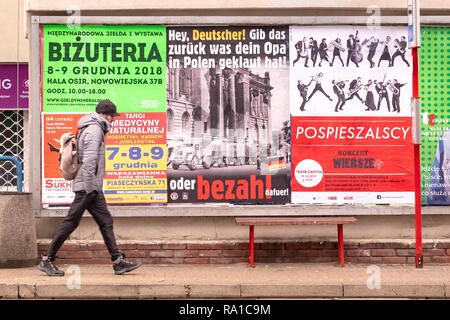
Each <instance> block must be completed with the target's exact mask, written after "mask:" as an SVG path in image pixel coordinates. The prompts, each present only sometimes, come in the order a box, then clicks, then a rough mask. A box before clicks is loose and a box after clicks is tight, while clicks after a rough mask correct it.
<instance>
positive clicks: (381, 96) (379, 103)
mask: <svg viewBox="0 0 450 320" xmlns="http://www.w3.org/2000/svg"><path fill="white" fill-rule="evenodd" d="M383 99H386V103H387V107H388V111H389V112H391V104H390V103H389V96H388V94H387V93H384V94H381V95H379V98H378V106H377V110H380V106H381V100H383Z"/></svg>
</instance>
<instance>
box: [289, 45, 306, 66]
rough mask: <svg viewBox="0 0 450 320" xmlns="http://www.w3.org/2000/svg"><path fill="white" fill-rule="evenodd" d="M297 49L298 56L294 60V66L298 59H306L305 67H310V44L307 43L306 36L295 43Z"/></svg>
mask: <svg viewBox="0 0 450 320" xmlns="http://www.w3.org/2000/svg"><path fill="white" fill-rule="evenodd" d="M295 49H296V50H297V58H296V59H295V60H294V61H293V62H292V66H295V64H296V63H297V61H298V60H300V59H305V67H306V68H308V45H307V43H306V38H303V40H300V41H299V42H297V43H296V44H295Z"/></svg>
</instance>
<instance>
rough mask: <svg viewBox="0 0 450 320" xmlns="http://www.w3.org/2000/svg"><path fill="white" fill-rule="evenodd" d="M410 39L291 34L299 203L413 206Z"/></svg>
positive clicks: (357, 31)
mask: <svg viewBox="0 0 450 320" xmlns="http://www.w3.org/2000/svg"><path fill="white" fill-rule="evenodd" d="M406 35H407V30H406V28H403V27H385V28H381V29H378V30H369V29H367V28H363V27H362V28H358V27H353V26H351V27H339V26H333V27H332V28H330V27H291V28H290V61H292V62H291V70H290V97H291V99H290V107H291V115H292V172H293V174H292V202H293V203H322V204H340V203H403V204H404V203H414V176H413V145H412V141H411V108H410V97H411V84H410V81H411V80H410V79H411V73H412V70H411V57H410V54H409V52H408V50H407V42H406Z"/></svg>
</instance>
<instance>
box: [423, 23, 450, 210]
mask: <svg viewBox="0 0 450 320" xmlns="http://www.w3.org/2000/svg"><path fill="white" fill-rule="evenodd" d="M421 33H422V39H421V45H422V47H421V49H420V50H419V64H420V69H419V81H420V83H419V93H420V97H421V109H422V126H421V129H422V137H421V138H422V141H421V142H422V145H421V159H420V162H421V171H422V176H421V181H422V204H430V205H449V204H450V94H449V88H450V70H449V64H450V42H449V40H450V27H422V28H421Z"/></svg>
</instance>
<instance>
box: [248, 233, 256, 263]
mask: <svg viewBox="0 0 450 320" xmlns="http://www.w3.org/2000/svg"><path fill="white" fill-rule="evenodd" d="M254 249H255V226H250V248H249V256H250V267H252V268H253V267H254V266H255V250H254Z"/></svg>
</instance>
